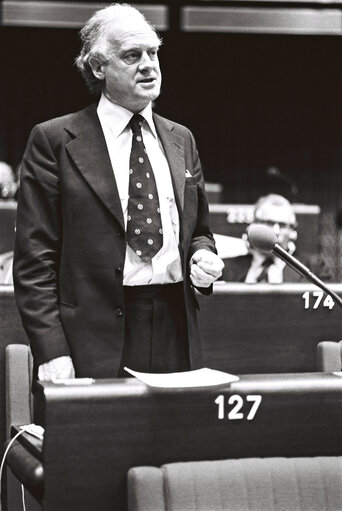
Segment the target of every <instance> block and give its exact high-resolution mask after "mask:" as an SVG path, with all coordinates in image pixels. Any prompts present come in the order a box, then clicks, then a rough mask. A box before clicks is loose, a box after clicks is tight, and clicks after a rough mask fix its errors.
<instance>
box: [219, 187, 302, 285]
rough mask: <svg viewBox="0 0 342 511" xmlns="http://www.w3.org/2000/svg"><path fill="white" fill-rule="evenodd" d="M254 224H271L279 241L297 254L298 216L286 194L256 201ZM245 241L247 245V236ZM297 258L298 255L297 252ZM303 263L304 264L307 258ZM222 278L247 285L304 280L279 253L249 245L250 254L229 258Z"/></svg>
mask: <svg viewBox="0 0 342 511" xmlns="http://www.w3.org/2000/svg"><path fill="white" fill-rule="evenodd" d="M253 223H258V224H264V225H268V226H270V227H272V228H273V229H274V232H275V234H276V236H277V238H278V244H279V245H281V247H282V248H283V249H284V250H287V251H288V252H289V253H290V254H291V255H292V254H294V252H295V250H296V245H295V241H296V239H297V231H296V225H297V222H296V215H295V213H294V210H293V207H292V205H291V203H290V202H289V201H288V200H287V199H285V197H282V196H281V195H276V194H270V195H266V196H264V197H261V198H260V199H259V200H258V201H257V202H256V204H255V209H254V221H253ZM244 236H246V235H244ZM246 243H247V244H248V241H247V237H246ZM296 257H298V255H297V254H296ZM299 259H300V256H299ZM302 262H303V263H304V264H305V261H302ZM222 279H223V280H226V281H232V282H246V283H247V284H255V283H257V282H269V283H272V284H279V283H282V282H298V281H300V280H302V277H301V276H299V275H298V274H297V273H296V272H295V271H294V270H292V268H289V267H288V266H286V264H285V263H284V262H283V261H282V260H281V259H279V258H277V257H276V256H273V255H272V254H263V253H261V252H259V251H257V250H254V249H252V248H251V247H249V252H248V254H246V255H242V256H239V257H235V258H233V259H230V260H229V263H228V264H227V265H226V267H225V269H224V271H223V277H222Z"/></svg>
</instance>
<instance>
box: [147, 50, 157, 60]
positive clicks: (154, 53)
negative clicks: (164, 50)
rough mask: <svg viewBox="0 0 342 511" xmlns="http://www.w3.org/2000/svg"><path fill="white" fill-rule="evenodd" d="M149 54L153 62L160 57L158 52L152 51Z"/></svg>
mask: <svg viewBox="0 0 342 511" xmlns="http://www.w3.org/2000/svg"><path fill="white" fill-rule="evenodd" d="M148 53H149V56H150V59H151V60H155V59H156V58H157V56H158V50H150V51H149V52H148Z"/></svg>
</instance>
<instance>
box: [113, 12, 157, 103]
mask: <svg viewBox="0 0 342 511" xmlns="http://www.w3.org/2000/svg"><path fill="white" fill-rule="evenodd" d="M107 40H108V42H109V43H110V47H111V48H113V54H112V56H111V58H110V59H109V61H108V62H107V63H106V64H105V65H104V68H103V70H104V75H105V88H104V93H105V95H106V96H107V97H108V98H109V99H110V100H111V101H112V102H113V103H116V104H118V105H120V106H123V107H125V108H127V109H128V110H131V111H132V112H138V111H140V110H142V109H143V108H145V106H146V105H147V104H148V103H149V102H150V101H153V100H155V99H156V98H157V97H158V96H159V94H160V86H161V72H160V67H159V60H158V47H159V39H158V36H157V35H156V34H155V32H153V30H152V29H151V27H150V26H149V25H148V24H147V23H146V22H144V21H143V20H140V19H133V20H129V21H126V22H123V23H120V26H118V25H115V26H110V27H108V32H107Z"/></svg>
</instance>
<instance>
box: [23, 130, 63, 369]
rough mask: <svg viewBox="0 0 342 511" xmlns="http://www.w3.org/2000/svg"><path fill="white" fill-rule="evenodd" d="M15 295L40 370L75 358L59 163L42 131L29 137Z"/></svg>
mask: <svg viewBox="0 0 342 511" xmlns="http://www.w3.org/2000/svg"><path fill="white" fill-rule="evenodd" d="M20 173H21V176H20V177H21V180H20V190H19V198H18V210H17V226H16V242H15V249H14V264H13V276H14V290H15V298H16V301H17V306H18V309H19V312H20V314H21V317H22V321H23V325H24V328H25V330H26V332H27V335H28V338H29V341H30V345H31V349H32V353H33V356H34V361H35V364H36V365H37V366H39V365H41V364H44V363H45V362H48V361H49V360H52V359H55V358H58V357H61V356H65V355H70V350H69V346H68V343H67V340H66V338H65V334H64V331H63V327H62V324H61V320H60V315H59V306H58V267H59V258H60V251H61V244H62V240H61V232H62V226H61V205H60V184H59V171H58V163H57V159H56V157H55V154H54V152H53V150H52V147H51V144H50V142H49V140H48V138H47V136H46V134H45V132H44V130H43V128H42V127H41V126H36V127H35V128H34V129H33V130H32V133H31V135H30V138H29V141H28V145H27V148H26V151H25V154H24V158H23V162H22V165H21V169H20Z"/></svg>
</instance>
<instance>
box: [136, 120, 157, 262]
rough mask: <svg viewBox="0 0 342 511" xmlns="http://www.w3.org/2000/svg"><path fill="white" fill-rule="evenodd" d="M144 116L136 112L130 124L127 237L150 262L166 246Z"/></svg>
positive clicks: (138, 253)
mask: <svg viewBox="0 0 342 511" xmlns="http://www.w3.org/2000/svg"><path fill="white" fill-rule="evenodd" d="M143 122H144V118H143V117H142V116H141V115H139V114H135V115H133V117H132V119H131V120H130V122H129V126H130V128H131V130H132V132H133V137H132V149H131V156H130V160H129V174H130V176H129V192H128V193H129V198H128V213H127V240H128V244H129V246H130V247H131V248H132V249H133V250H134V252H135V253H136V254H137V255H138V256H139V257H140V258H141V259H142V260H143V261H144V262H148V261H150V260H151V259H152V257H154V256H155V255H156V253H157V252H159V250H160V249H161V247H162V246H163V230H162V225H161V217H160V208H159V197H158V191H157V186H156V181H155V178H154V174H153V170H152V167H151V163H150V160H149V159H148V156H147V152H146V149H145V146H144V141H143V138H142V133H141V126H142V123H143Z"/></svg>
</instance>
